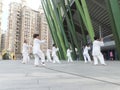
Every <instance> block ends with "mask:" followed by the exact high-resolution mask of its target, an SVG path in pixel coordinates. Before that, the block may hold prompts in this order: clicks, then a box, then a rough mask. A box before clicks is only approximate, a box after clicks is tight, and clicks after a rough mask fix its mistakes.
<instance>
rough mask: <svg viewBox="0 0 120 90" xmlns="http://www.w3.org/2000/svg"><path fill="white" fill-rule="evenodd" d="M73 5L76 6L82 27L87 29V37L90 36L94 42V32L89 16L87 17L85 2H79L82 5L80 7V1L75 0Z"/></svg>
mask: <svg viewBox="0 0 120 90" xmlns="http://www.w3.org/2000/svg"><path fill="white" fill-rule="evenodd" d="M75 4H76V7H77V10H78V11H79V14H80V15H81V17H82V20H83V22H84V25H85V26H86V28H87V31H88V33H89V36H90V38H91V40H92V41H93V40H94V30H93V26H92V23H91V19H90V15H89V12H88V8H87V5H86V1H85V0H81V4H82V5H81V4H80V0H75Z"/></svg>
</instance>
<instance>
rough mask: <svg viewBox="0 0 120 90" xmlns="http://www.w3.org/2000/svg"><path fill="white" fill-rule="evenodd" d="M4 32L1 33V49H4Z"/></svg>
mask: <svg viewBox="0 0 120 90" xmlns="http://www.w3.org/2000/svg"><path fill="white" fill-rule="evenodd" d="M5 36H6V35H5V34H2V35H1V51H2V50H4V49H5Z"/></svg>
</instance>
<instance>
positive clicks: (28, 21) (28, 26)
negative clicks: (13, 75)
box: [21, 6, 40, 47]
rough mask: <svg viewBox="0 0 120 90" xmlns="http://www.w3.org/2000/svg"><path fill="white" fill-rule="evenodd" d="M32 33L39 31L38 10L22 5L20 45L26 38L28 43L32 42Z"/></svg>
mask: <svg viewBox="0 0 120 90" xmlns="http://www.w3.org/2000/svg"><path fill="white" fill-rule="evenodd" d="M34 33H37V34H39V33H40V16H39V12H37V11H35V10H32V9H31V8H29V7H27V6H24V7H23V8H22V27H21V47H22V44H23V42H24V40H27V42H28V44H32V43H33V34H34Z"/></svg>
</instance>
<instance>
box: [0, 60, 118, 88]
mask: <svg viewBox="0 0 120 90" xmlns="http://www.w3.org/2000/svg"><path fill="white" fill-rule="evenodd" d="M107 64H108V65H107V66H102V65H98V66H94V65H92V64H90V63H87V64H85V63H84V62H83V61H75V62H73V63H67V62H65V61H62V63H61V64H53V63H46V66H39V67H35V66H34V65H33V60H31V61H30V62H29V63H28V64H22V63H21V60H16V61H12V60H4V61H3V60H1V61H0V90H120V70H119V67H120V62H119V61H107Z"/></svg>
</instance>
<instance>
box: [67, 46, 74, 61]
mask: <svg viewBox="0 0 120 90" xmlns="http://www.w3.org/2000/svg"><path fill="white" fill-rule="evenodd" d="M71 52H72V50H70V49H69V48H68V49H67V57H68V62H73V60H72V57H71Z"/></svg>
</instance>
